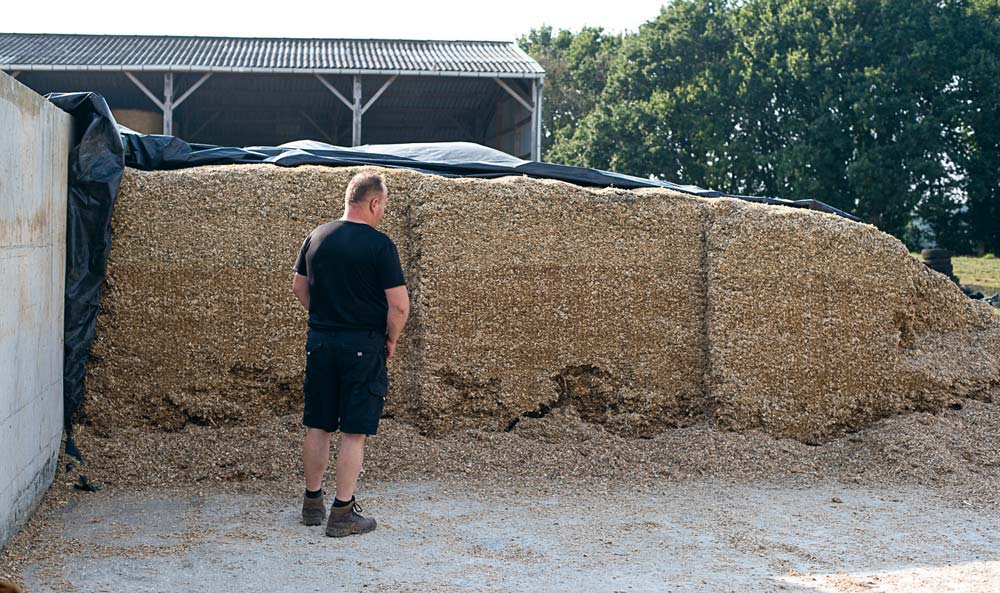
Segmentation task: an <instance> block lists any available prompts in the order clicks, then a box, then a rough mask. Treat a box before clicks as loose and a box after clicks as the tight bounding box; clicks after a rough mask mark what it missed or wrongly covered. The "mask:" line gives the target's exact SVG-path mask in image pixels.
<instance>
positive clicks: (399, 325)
mask: <svg viewBox="0 0 1000 593" xmlns="http://www.w3.org/2000/svg"><path fill="white" fill-rule="evenodd" d="M385 300H386V301H388V303H389V314H388V316H387V318H386V327H387V328H388V330H387V331H386V336H385V347H386V350H387V351H388V352H387V354H386V358H388V359H391V358H392V357H393V356H394V355H395V354H396V342H397V341H398V340H399V334H401V333H402V332H403V326H404V325H406V320H407V318H409V316H410V295H409V294H408V293H407V292H406V285H402V286H395V287H393V288H387V289H385Z"/></svg>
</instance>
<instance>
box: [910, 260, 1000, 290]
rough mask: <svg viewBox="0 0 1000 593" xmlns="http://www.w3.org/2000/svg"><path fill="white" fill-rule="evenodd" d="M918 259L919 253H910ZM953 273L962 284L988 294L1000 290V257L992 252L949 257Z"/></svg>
mask: <svg viewBox="0 0 1000 593" xmlns="http://www.w3.org/2000/svg"><path fill="white" fill-rule="evenodd" d="M911 255H912V256H913V257H915V258H917V259H918V260H919V259H920V254H919V253H911ZM951 265H952V267H953V268H954V270H955V275H956V276H958V279H959V281H961V283H962V284H963V285H964V286H967V287H969V288H972V289H974V290H978V291H979V292H981V293H983V294H985V295H986V296H989V295H991V294H993V293H995V292H1000V258H997V257H995V256H993V255H992V254H990V255H986V256H983V257H963V256H955V257H952V258H951Z"/></svg>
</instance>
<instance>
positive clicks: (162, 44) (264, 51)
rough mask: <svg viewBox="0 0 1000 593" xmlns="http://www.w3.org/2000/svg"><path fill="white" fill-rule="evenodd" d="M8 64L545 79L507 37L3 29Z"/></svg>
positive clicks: (2, 50) (0, 53)
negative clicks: (74, 32)
mask: <svg viewBox="0 0 1000 593" xmlns="http://www.w3.org/2000/svg"><path fill="white" fill-rule="evenodd" d="M0 69H4V70H155V71H174V72H306V73H310V72H315V73H334V74H335V73H341V74H347V73H361V74H422V75H446V76H500V77H511V78H541V77H542V76H543V75H544V70H542V67H541V66H540V65H539V64H538V62H536V61H535V60H533V59H532V58H531V57H530V56H528V55H527V54H526V53H524V52H523V51H522V50H521V49H520V48H519V47H517V45H516V44H514V43H510V42H499V41H419V40H398V39H293V38H252V37H177V36H149V35H68V34H49V33H0Z"/></svg>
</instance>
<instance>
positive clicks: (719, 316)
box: [85, 165, 1000, 441]
mask: <svg viewBox="0 0 1000 593" xmlns="http://www.w3.org/2000/svg"><path fill="white" fill-rule="evenodd" d="M355 172H356V169H351V168H326V167H317V166H304V167H298V168H294V169H283V168H277V167H272V166H269V165H251V166H247V165H240V166H219V167H201V168H195V169H187V170H181V171H156V172H141V171H136V170H131V169H130V170H128V171H127V172H126V175H125V177H124V179H123V183H122V188H121V192H120V197H119V201H118V205H117V207H116V211H115V215H114V220H113V223H112V233H113V235H112V250H111V256H110V259H109V265H108V273H109V277H108V285H107V288H106V290H105V293H104V295H103V298H102V304H101V313H100V316H99V319H98V331H97V341H96V343H95V346H94V356H93V359H92V362H91V365H90V367H89V370H88V379H87V381H88V383H87V390H88V393H89V400H88V402H87V403H86V404H85V414H86V420H87V421H88V422H89V423H91V424H92V425H93V426H94V427H95V428H98V429H110V428H112V427H116V426H117V427H128V426H143V425H148V426H156V427H160V428H164V429H168V430H172V429H178V428H181V427H183V426H185V425H188V424H197V425H208V426H213V425H249V424H254V423H256V422H259V421H260V420H261V419H263V418H265V417H273V416H277V415H282V414H287V413H289V412H295V411H296V410H299V409H300V406H301V382H302V371H303V365H304V352H303V346H304V336H305V313H304V311H303V310H302V309H301V308H300V306H299V305H298V303H297V302H296V301H295V299H294V297H293V296H292V293H291V290H290V286H291V279H292V264H293V262H294V259H295V256H296V254H297V252H298V249H299V246H300V245H301V242H302V239H303V238H304V237H305V236H306V235H307V234H308V232H309V231H310V230H311V229H312V228H314V227H315V226H316V225H318V224H320V223H322V222H325V221H327V220H329V219H332V218H337V217H339V216H340V214H341V211H342V196H343V189H344V187H345V185H346V183H347V181H348V179H350V177H351V176H352V175H353V174H354V173H355ZM384 173H385V174H386V176H387V178H388V181H389V186H390V194H391V199H390V205H389V212H388V215H387V217H386V220H385V223H384V226H383V227H382V229H381V230H384V231H385V232H386V233H388V234H389V235H390V236H391V237H392V238H393V239H394V240H395V242H396V244H397V246H398V247H399V250H400V255H401V257H402V260H403V265H404V269H405V271H406V275H407V280H408V284H409V286H410V289H411V295H412V296H411V300H412V303H413V311H412V317H411V321H410V323H409V325H408V327H407V330H406V332H405V333H404V338H403V340H402V342H401V344H400V349H399V353H398V357H397V361H396V362H395V363H394V364H393V365H392V367H391V379H390V383H391V386H390V394H389V398H388V405H387V407H386V415H388V416H392V417H394V418H395V419H396V420H397V421H400V422H403V423H405V424H409V425H412V426H414V427H415V428H416V429H417V430H419V431H420V432H423V433H431V434H436V433H443V432H449V431H454V430H457V429H463V428H479V429H485V430H494V431H499V430H504V429H507V428H511V427H512V426H514V425H516V424H517V423H518V422H520V421H521V420H522V419H523V418H525V417H537V416H541V415H545V414H548V413H550V412H551V411H552V410H557V409H560V408H561V409H572V411H573V412H574V414H578V415H579V417H580V418H581V419H582V420H583V421H585V422H588V423H593V424H599V425H602V426H603V427H604V428H605V429H607V430H610V431H612V432H615V433H618V434H621V435H624V436H648V435H652V434H655V433H657V432H660V431H662V430H663V429H665V428H668V427H677V426H688V425H692V424H697V423H700V422H708V423H712V424H715V425H718V426H719V427H721V428H724V429H730V430H748V429H762V430H764V431H766V432H768V433H769V434H772V435H774V436H780V437H791V438H795V439H799V440H802V441H811V440H817V439H823V438H826V437H829V436H832V435H836V434H838V433H840V432H842V431H843V430H845V429H854V428H858V427H861V426H864V425H866V424H869V423H870V422H872V421H874V420H876V419H878V418H882V417H886V416H889V415H892V414H895V413H897V412H900V411H904V410H936V409H940V408H941V407H943V406H945V405H947V404H949V403H951V402H953V401H955V400H957V399H961V398H976V399H981V400H988V399H991V398H992V397H994V396H995V395H996V394H997V393H998V391H1000V322H998V320H997V317H996V315H995V314H994V313H993V312H992V311H991V309H990V308H989V307H988V306H986V305H984V304H982V303H975V302H972V301H969V300H968V299H965V298H964V297H963V296H962V295H961V293H960V292H959V290H958V289H957V287H955V286H954V285H952V284H950V283H949V281H948V280H947V279H946V278H945V277H943V276H941V275H938V274H936V273H934V272H931V271H930V270H927V269H926V268H925V267H924V266H922V264H920V263H919V262H917V261H915V260H913V259H912V258H911V257H910V256H909V255H908V253H907V251H906V249H905V248H904V246H903V245H902V244H901V243H899V242H898V241H896V240H895V239H893V238H891V237H889V236H887V235H885V234H882V233H880V232H879V231H877V230H876V229H875V228H873V227H871V226H868V225H862V224H857V223H852V222H849V221H846V220H844V219H841V218H837V217H835V216H832V215H826V214H820V213H815V212H810V211H803V210H794V209H789V208H782V207H774V206H761V205H756V204H750V203H745V202H740V201H735V200H728V199H715V200H705V199H699V198H693V197H690V196H686V195H682V194H678V193H674V192H670V191H667V190H640V191H623V190H593V189H586V188H580V187H576V186H572V185H569V184H566V183H562V182H555V181H540V180H531V179H527V178H505V179H500V180H472V179H458V180H454V179H445V178H441V177H436V176H430V175H423V174H419V173H415V172H411V171H396V170H386V171H384Z"/></svg>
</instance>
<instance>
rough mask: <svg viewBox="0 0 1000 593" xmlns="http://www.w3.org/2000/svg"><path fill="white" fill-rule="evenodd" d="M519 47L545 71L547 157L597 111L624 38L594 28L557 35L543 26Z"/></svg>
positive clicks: (544, 145) (544, 151) (544, 148)
mask: <svg viewBox="0 0 1000 593" xmlns="http://www.w3.org/2000/svg"><path fill="white" fill-rule="evenodd" d="M518 45H519V46H520V47H521V49H523V50H524V51H525V52H527V53H528V54H529V55H530V56H531V57H533V58H535V60H537V61H538V63H539V64H541V65H542V67H543V68H544V69H545V90H544V96H545V100H544V101H543V102H542V154H543V155H546V154H547V153H548V151H549V149H550V148H551V146H552V144H553V142H554V141H555V139H556V137H557V136H559V135H561V134H564V133H565V130H571V129H573V127H575V126H576V125H577V123H578V122H579V120H580V119H581V118H582V117H584V116H585V115H587V114H588V113H590V112H591V111H592V110H593V109H594V105H595V103H596V101H597V99H598V97H600V95H601V93H602V92H603V91H604V86H605V84H606V82H607V74H608V72H609V70H610V69H611V66H610V63H611V61H612V59H613V58H614V56H615V54H616V52H617V51H618V48H619V47H620V46H621V35H607V34H605V33H604V30H603V29H601V28H594V27H584V28H583V29H582V30H580V32H578V33H573V32H571V31H568V30H565V29H563V30H560V31H559V32H558V33H553V30H552V27H549V26H543V27H541V28H539V29H532V30H531V32H530V33H528V34H527V35H525V36H523V37H521V38H519V39H518Z"/></svg>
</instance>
